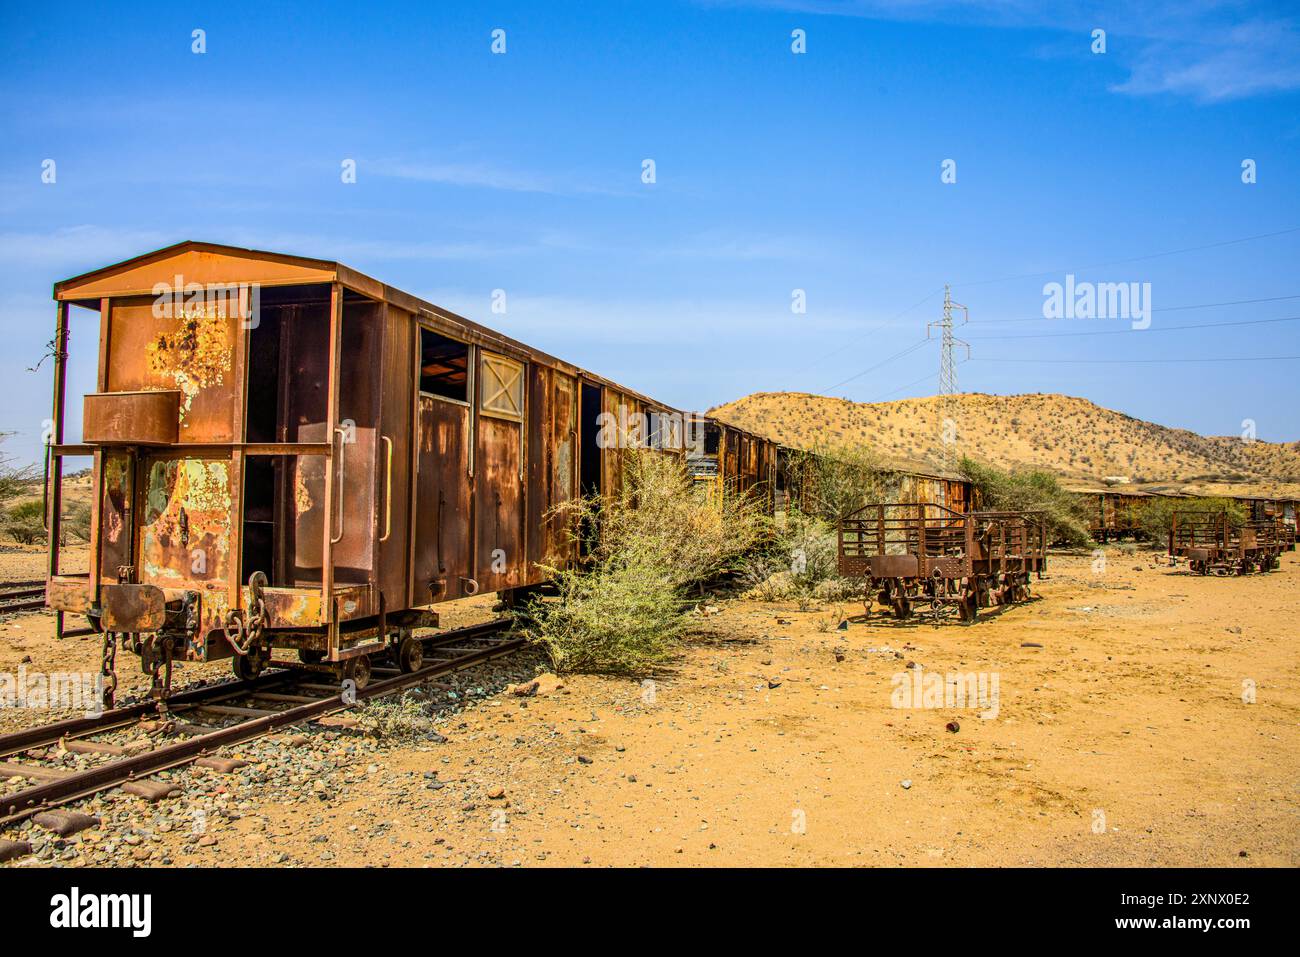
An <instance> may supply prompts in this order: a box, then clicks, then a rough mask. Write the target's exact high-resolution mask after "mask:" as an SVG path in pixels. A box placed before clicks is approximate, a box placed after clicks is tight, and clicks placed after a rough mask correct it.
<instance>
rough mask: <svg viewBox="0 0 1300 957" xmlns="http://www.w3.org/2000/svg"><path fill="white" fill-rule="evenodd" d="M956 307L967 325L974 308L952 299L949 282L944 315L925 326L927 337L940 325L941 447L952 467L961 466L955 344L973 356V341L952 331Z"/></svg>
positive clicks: (929, 337) (962, 321)
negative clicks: (958, 442)
mask: <svg viewBox="0 0 1300 957" xmlns="http://www.w3.org/2000/svg"><path fill="white" fill-rule="evenodd" d="M953 309H960V310H961V313H962V317H961V322H960V323H958V325H963V326H964V325H966V323H968V322H970V312H969V310H967V308H966V307H965V306H963V305H962V304H961V303H959V302H953V301H952V287H951V286H949V285H948V284H947V283H945V284H944V287H943V318H942V319H940V320H938V321H936V322H931V323H930V324H928V325H927V326H926V327H925V337H926V338H927V339H931V338H933V336H932V335H931V331H932V330H933V329H934V327H935V326H938V327H939V329H940V333H941V334H940V340H939V403H938V408H939V449H940V454H941V455H942V457H943V464H944V465H945V466H946V467H947V468H948V470H949V471H953V470H955V469H956V468H957V435H958V429H957V400H956V398H955V396H956V395H957V361H956V359H954V358H953V347H954V346H960V347H962V348H963V349H965V350H966V358H967V359H969V358H970V343H969V342H966V341H964V340H962V339H958V338H956V337H955V336H954V335H953V334H952V330H953V322H952V311H953Z"/></svg>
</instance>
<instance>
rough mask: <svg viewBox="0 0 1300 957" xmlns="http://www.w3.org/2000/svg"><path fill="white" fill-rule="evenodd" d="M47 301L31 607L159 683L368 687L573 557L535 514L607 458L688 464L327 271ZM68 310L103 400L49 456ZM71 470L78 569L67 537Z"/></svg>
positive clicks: (244, 271)
mask: <svg viewBox="0 0 1300 957" xmlns="http://www.w3.org/2000/svg"><path fill="white" fill-rule="evenodd" d="M54 298H55V300H56V301H57V326H56V334H55V340H54V343H55V348H54V411H53V429H52V437H51V442H50V445H49V448H48V455H47V460H46V469H47V472H46V493H47V505H46V521H47V527H49V529H50V535H49V541H50V543H51V545H50V555H49V575H48V584H47V589H46V600H47V604H48V606H49V607H50V608H52V609H54V610H56V611H57V612H58V629H59V633H60V634H61V635H62V634H69V633H72V632H74V631H77V630H84V629H75V628H74V629H68V628H66V621H65V618H66V616H69V615H76V616H86V617H87V618H89V621H90V628H91V629H93V630H95V631H101V630H102V631H103V632H105V633H106V635H107V636H108V639H107V640H106V642H105V646H106V647H105V657H106V661H107V660H109V659H110V658H111V650H110V648H109V645H110V644H112V642H113V641H115V640H116V637H117V636H122V638H123V639H124V640H125V641H126V642H127V644H128V646H129V647H130V648H131V649H132V650H134V651H136V652H137V653H139V655H140V656H141V659H142V662H143V665H144V668H145V670H146V672H151V673H153V674H154V676H155V683H156V684H157V681H158V680H159V677H160V676H163V680H165V676H166V675H167V674H169V673H170V664H169V663H170V661H171V660H172V659H184V660H193V661H211V660H214V659H221V658H232V659H233V660H234V667H235V671H236V673H237V674H239V675H241V676H244V677H249V676H252V675H255V674H257V673H258V672H259V671H260V670H261V669H262V668H264V667H265V666H266V664H267V663H268V661H269V658H270V652H271V649H272V648H273V647H287V648H292V649H297V653H298V656H299V658H300V659H301V662H303V663H305V664H307V665H309V666H315V667H329V668H332V669H333V670H334V671H335V672H336V673H337V674H339V675H341V676H350V677H352V678H354V679H356V680H357V681H358V682H359V683H362V684H364V682H365V680H366V679H367V678H368V677H369V673H370V659H371V656H373V655H375V654H377V653H381V652H382V653H387V652H390V651H391V652H393V653H394V654H395V656H396V658H397V659H398V661H399V662H400V664H401V666H402V667H403V668H404V669H407V670H411V669H413V668H416V667H418V665H419V659H420V644H419V642H418V640H416V639H415V638H414V637H413V636H412V629H413V628H415V627H418V626H423V625H431V624H435V623H436V620H437V615H436V610H435V609H436V605H437V604H438V603H439V602H443V601H447V600H449V599H455V598H461V597H464V596H468V595H473V594H476V593H479V592H503V593H505V594H506V595H507V596H513V595H517V594H518V593H519V591H520V590H522V589H527V588H530V587H533V586H536V585H538V584H539V583H541V582H542V581H543V580H544V579H545V573H544V572H543V566H550V567H565V566H566V565H570V564H572V563H573V562H575V561H577V560H578V558H579V556H578V555H577V553H576V551H575V549H576V547H577V546H575V544H574V542H573V539H572V536H570V535H569V534H568V530H567V529H566V528H564V527H563V526H562V523H561V522H560V521H559V520H557V519H555V518H554V517H552V514H551V512H552V509H553V508H554V507H555V506H557V505H559V504H561V503H563V502H565V501H567V500H569V499H571V498H573V497H575V496H578V495H585V494H592V493H599V492H601V491H602V490H611V489H613V488H614V487H615V486H616V485H617V483H618V481H619V475H620V469H619V462H618V458H619V456H620V454H622V450H623V449H624V448H627V447H642V448H644V447H649V448H653V449H658V450H660V451H662V452H663V453H664V454H682V452H683V445H684V439H685V435H684V423H685V420H684V417H683V415H682V413H680V412H678V411H677V410H674V409H671V408H670V407H668V406H665V405H663V404H662V403H658V402H655V401H654V400H652V399H650V398H648V397H646V396H644V395H641V394H639V393H636V392H634V391H632V390H630V389H627V388H624V387H622V386H619V385H617V384H615V383H613V382H611V381H609V380H607V379H605V378H603V377H601V376H598V375H595V374H593V373H590V372H587V371H585V370H583V369H580V368H578V367H576V366H574V365H572V364H570V363H567V362H564V361H562V360H560V359H557V358H554V357H552V356H549V355H547V354H545V353H543V352H540V351H538V350H536V349H533V348H531V347H529V346H526V345H524V344H523V343H520V342H518V341H516V340H514V339H511V338H509V337H507V336H504V335H502V334H500V333H497V332H494V331H493V330H491V329H488V328H486V327H484V326H482V325H479V324H477V323H475V322H472V321H470V320H468V319H464V318H462V317H460V316H457V315H455V314H453V313H451V312H448V311H447V310H445V309H442V308H440V307H438V306H435V305H433V304H431V303H428V302H425V301H423V300H421V299H419V298H417V297H415V296H412V295H410V294H408V293H405V292H402V291H400V290H398V289H395V288H393V287H391V286H387V285H385V284H383V283H381V282H379V281H377V280H375V279H372V278H370V277H369V276H366V275H363V274H361V273H359V272H356V271H355V270H353V269H350V268H348V267H347V266H344V265H342V264H340V263H337V262H332V261H326V260H318V259H307V258H303V257H298V256H289V255H281V254H276V253H268V252H260V251H254V250H247V249H238V248H233V247H228V246H220V245H214V244H208V243H197V242H186V243H182V244H179V245H176V246H172V247H168V248H166V249H163V250H159V251H157V252H154V253H150V254H147V255H144V256H141V257H138V258H135V259H131V260H128V261H126V262H122V263H119V264H117V265H114V266H109V267H106V268H103V269H99V270H96V271H94V272H90V273H86V274H84V275H81V276H77V277H75V278H73V279H68V280H66V281H64V282H60V283H58V284H56V285H55V287H54ZM86 313H88V314H89V315H87V316H85V317H84V318H86V319H88V322H87V323H86V325H87V326H89V328H90V329H94V330H95V332H96V333H97V339H98V350H97V367H96V370H97V371H96V381H97V386H96V389H95V391H94V392H93V393H92V394H89V395H86V396H85V399H84V414H83V424H82V436H81V438H80V441H79V442H76V441H74V442H65V419H66V415H65V412H66V401H67V396H66V394H65V393H66V391H67V390H66V384H67V379H68V364H69V343H70V341H71V342H80V341H81V336H82V331H81V330H82V329H83V328H84V327H83V326H82V325H81V322H82V319H81V318H78V320H77V322H76V323H74V322H73V321H72V320H73V317H74V315H79V314H86ZM74 326H75V328H76V331H75V333H74V331H73V329H74ZM86 340H87V341H94V338H93V337H92V336H89V335H88V336H87V337H86ZM76 456H87V457H90V458H91V459H92V460H93V490H94V491H93V500H92V516H91V532H90V539H91V541H90V555H89V571H88V572H87V573H82V574H73V573H70V572H68V571H65V570H64V568H63V567H62V566H63V564H64V563H63V560H62V552H61V547H60V534H59V525H60V522H61V521H62V520H63V516H64V508H63V502H62V498H63V495H62V482H61V475H62V473H63V466H64V461H65V459H69V458H71V457H76Z"/></svg>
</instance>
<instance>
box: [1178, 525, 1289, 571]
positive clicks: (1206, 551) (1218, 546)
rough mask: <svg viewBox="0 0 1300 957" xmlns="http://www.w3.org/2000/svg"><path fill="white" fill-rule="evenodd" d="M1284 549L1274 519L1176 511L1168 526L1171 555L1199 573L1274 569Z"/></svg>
mask: <svg viewBox="0 0 1300 957" xmlns="http://www.w3.org/2000/svg"><path fill="white" fill-rule="evenodd" d="M1283 548H1284V543H1283V534H1282V531H1281V528H1280V526H1279V523H1278V522H1277V521H1276V520H1274V519H1272V518H1268V519H1247V520H1246V521H1244V522H1241V523H1236V522H1233V521H1232V519H1231V517H1230V516H1229V515H1228V513H1227V512H1190V511H1175V512H1174V514H1173V517H1172V519H1171V521H1170V525H1169V555H1170V556H1171V557H1173V558H1182V559H1186V561H1187V564H1188V567H1189V568H1191V570H1192V571H1194V572H1196V573H1197V574H1200V575H1209V574H1215V575H1229V574H1233V573H1235V574H1238V575H1246V574H1249V573H1250V572H1252V571H1260V572H1268V571H1272V570H1273V569H1275V568H1277V567H1278V565H1279V563H1280V559H1279V556H1280V554H1281V552H1282V550H1283Z"/></svg>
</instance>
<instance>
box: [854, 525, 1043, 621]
mask: <svg viewBox="0 0 1300 957" xmlns="http://www.w3.org/2000/svg"><path fill="white" fill-rule="evenodd" d="M1047 544H1048V543H1047V525H1046V522H1045V521H1044V519H1043V517H1042V516H1041V515H1040V514H1038V513H1036V512H998V511H974V512H961V511H957V510H955V509H951V508H947V507H945V506H943V505H938V504H934V503H924V502H886V503H877V504H873V505H868V506H866V507H864V508H861V509H859V510H857V511H856V512H854V513H853V514H851V515H849V516H848V517H847V518H845V519H844V520H843V521H841V522H840V527H839V571H840V574H841V575H842V576H844V577H845V578H863V579H865V581H866V603H867V607H868V610H869V609H870V607H871V603H872V602H873V600H874V601H879V602H880V603H881V604H882V605H885V606H887V607H889V608H890V609H892V611H893V613H894V616H895V617H896V618H907V617H908V616H909V615H911V613H912V610H913V607H914V606H915V605H916V604H917V603H928V604H929V605H930V606H931V608H932V609H933V610H935V611H938V610H940V609H942V608H943V607H944V606H946V605H955V606H956V607H957V610H958V614H959V617H960V618H961V619H962V620H963V621H968V622H970V621H975V620H976V619H977V618H978V616H979V610H980V609H981V608H988V607H990V606H992V605H999V604H1005V603H1009V602H1017V601H1024V600H1026V599H1027V598H1028V597H1029V582H1030V576H1031V575H1034V574H1037V575H1038V576H1039V577H1041V576H1042V573H1043V571H1044V569H1045V568H1046V567H1047Z"/></svg>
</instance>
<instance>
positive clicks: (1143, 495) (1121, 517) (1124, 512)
mask: <svg viewBox="0 0 1300 957" xmlns="http://www.w3.org/2000/svg"><path fill="white" fill-rule="evenodd" d="M1068 491H1070V492H1073V493H1074V494H1075V495H1077V496H1078V497H1079V498H1080V499H1081V500H1082V501H1083V503H1084V504H1085V506H1087V509H1088V534H1089V535H1091V536H1092V538H1093V540H1094V541H1097V542H1101V543H1102V544H1105V543H1106V542H1109V541H1112V540H1116V541H1118V540H1120V539H1123V538H1126V537H1132V538H1140V537H1142V529H1141V526H1140V524H1139V522H1138V515H1139V512H1140V511H1141V509H1142V507H1143V505H1145V504H1146V503H1147V502H1148V501H1149V500H1150V499H1151V495H1150V494H1149V493H1147V492H1140V491H1136V490H1134V491H1129V492H1116V491H1114V490H1112V489H1103V488H1092V487H1073V488H1070V489H1068Z"/></svg>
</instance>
